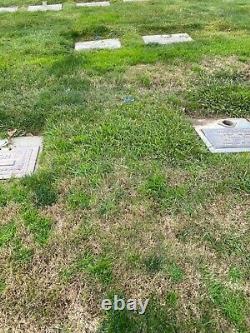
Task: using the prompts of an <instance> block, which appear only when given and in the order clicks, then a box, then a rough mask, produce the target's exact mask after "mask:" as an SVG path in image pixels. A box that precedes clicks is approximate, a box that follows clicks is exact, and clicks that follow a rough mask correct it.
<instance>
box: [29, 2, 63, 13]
mask: <svg viewBox="0 0 250 333" xmlns="http://www.w3.org/2000/svg"><path fill="white" fill-rule="evenodd" d="M62 8H63V6H62V4H61V3H58V4H52V5H48V4H47V1H44V2H43V3H42V5H35V6H29V7H28V12H40V11H41V12H47V11H48V10H52V11H59V10H62Z"/></svg>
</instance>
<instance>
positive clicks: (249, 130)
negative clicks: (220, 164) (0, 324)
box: [195, 118, 250, 153]
mask: <svg viewBox="0 0 250 333" xmlns="http://www.w3.org/2000/svg"><path fill="white" fill-rule="evenodd" d="M195 129H196V131H197V133H198V134H199V135H200V137H201V138H202V140H203V141H204V142H205V144H206V145H207V147H208V148H209V150H210V151H211V152H213V153H237V152H250V122H249V121H248V120H247V119H243V118H238V119H224V120H223V119H221V120H198V121H196V123H195Z"/></svg>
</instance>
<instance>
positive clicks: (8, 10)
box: [0, 7, 18, 13]
mask: <svg viewBox="0 0 250 333" xmlns="http://www.w3.org/2000/svg"><path fill="white" fill-rule="evenodd" d="M17 10H18V7H0V13H14V12H16V11H17Z"/></svg>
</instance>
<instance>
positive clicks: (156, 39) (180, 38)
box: [142, 34, 192, 45]
mask: <svg viewBox="0 0 250 333" xmlns="http://www.w3.org/2000/svg"><path fill="white" fill-rule="evenodd" d="M142 38H143V41H144V43H145V44H160V45H165V44H174V43H184V42H191V41H192V38H191V37H190V36H189V35H188V34H172V35H151V36H143V37H142Z"/></svg>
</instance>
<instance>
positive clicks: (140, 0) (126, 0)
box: [123, 0, 147, 2]
mask: <svg viewBox="0 0 250 333" xmlns="http://www.w3.org/2000/svg"><path fill="white" fill-rule="evenodd" d="M145 1H147V0H123V2H145Z"/></svg>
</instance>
